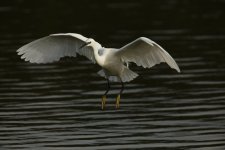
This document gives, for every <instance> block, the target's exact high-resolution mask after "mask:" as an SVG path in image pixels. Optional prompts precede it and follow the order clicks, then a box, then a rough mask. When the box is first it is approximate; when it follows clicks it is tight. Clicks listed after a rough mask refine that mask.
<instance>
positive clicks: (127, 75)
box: [121, 67, 138, 82]
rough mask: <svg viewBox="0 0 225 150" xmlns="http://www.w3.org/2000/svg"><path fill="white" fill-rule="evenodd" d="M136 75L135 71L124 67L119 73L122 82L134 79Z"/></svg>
mask: <svg viewBox="0 0 225 150" xmlns="http://www.w3.org/2000/svg"><path fill="white" fill-rule="evenodd" d="M136 77H138V74H137V73H135V72H133V71H132V70H130V69H128V68H126V67H124V70H123V72H122V73H121V80H122V81H123V82H129V81H131V80H133V79H135V78H136Z"/></svg>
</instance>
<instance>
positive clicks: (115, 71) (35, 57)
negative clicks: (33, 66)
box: [17, 33, 180, 109]
mask: <svg viewBox="0 0 225 150" xmlns="http://www.w3.org/2000/svg"><path fill="white" fill-rule="evenodd" d="M17 52H18V55H22V56H21V58H22V59H25V61H29V62H31V63H50V62H54V61H58V60H60V58H62V57H65V56H69V57H76V55H77V53H78V54H79V55H83V56H86V57H87V58H88V59H90V60H91V61H92V62H93V63H97V64H98V65H100V66H101V67H102V70H100V71H99V72H98V74H99V75H100V76H102V77H104V78H106V80H107V83H108V84H107V90H106V92H105V94H104V95H103V96H102V109H104V108H105V104H106V96H107V94H108V92H109V90H110V81H113V82H120V83H121V90H120V92H119V94H118V96H117V97H116V108H119V104H120V95H121V94H122V92H123V90H124V82H129V81H131V80H133V79H134V78H136V77H137V76H138V74H137V73H135V72H133V71H131V70H130V69H129V65H128V64H129V62H133V63H136V64H137V66H142V67H144V68H151V67H153V66H154V65H156V64H159V63H161V62H165V63H167V64H168V65H169V66H170V67H171V68H173V69H175V70H176V71H177V72H180V69H179V67H178V65H177V64H176V62H175V61H174V59H173V58H172V57H171V56H170V55H169V53H167V52H166V51H165V50H164V49H163V48H162V47H161V46H159V45H158V44H157V43H155V42H154V41H152V40H150V39H148V38H145V37H140V38H138V39H136V40H134V41H133V42H131V43H129V44H127V45H125V46H124V47H122V48H119V49H116V48H104V47H102V46H101V44H99V43H98V42H96V41H95V40H94V39H91V38H86V37H84V36H82V35H80V34H75V33H66V34H52V35H49V36H47V37H44V38H41V39H38V40H35V41H33V42H31V43H28V44H27V45H24V46H23V47H21V48H20V49H18V50H17Z"/></svg>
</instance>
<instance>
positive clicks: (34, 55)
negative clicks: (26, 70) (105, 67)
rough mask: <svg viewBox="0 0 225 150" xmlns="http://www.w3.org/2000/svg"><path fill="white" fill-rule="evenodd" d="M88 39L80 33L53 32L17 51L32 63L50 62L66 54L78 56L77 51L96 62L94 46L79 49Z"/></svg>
mask: <svg viewBox="0 0 225 150" xmlns="http://www.w3.org/2000/svg"><path fill="white" fill-rule="evenodd" d="M87 40H88V38H86V37H84V36H82V35H80V34H74V33H67V34H52V35H49V36H47V37H43V38H41V39H38V40H35V41H33V42H31V43H28V44H27V45H25V46H23V47H21V48H20V49H18V50H17V52H18V55H22V56H21V58H22V59H25V61H30V62H32V63H50V62H54V61H58V60H60V58H62V57H65V56H69V57H76V55H77V54H76V53H78V54H80V55H84V56H86V57H87V58H89V59H90V60H91V61H92V62H94V63H95V62H96V60H95V58H94V51H93V49H92V47H84V48H82V49H79V48H80V46H81V45H83V44H84V43H85V41H87Z"/></svg>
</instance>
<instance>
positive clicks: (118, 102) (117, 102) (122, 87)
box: [116, 80, 124, 109]
mask: <svg viewBox="0 0 225 150" xmlns="http://www.w3.org/2000/svg"><path fill="white" fill-rule="evenodd" d="M120 83H121V90H120V93H119V94H118V95H117V97H116V109H118V108H119V107H120V95H121V94H122V93H123V90H124V83H123V81H122V80H120Z"/></svg>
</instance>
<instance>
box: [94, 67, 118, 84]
mask: <svg viewBox="0 0 225 150" xmlns="http://www.w3.org/2000/svg"><path fill="white" fill-rule="evenodd" d="M98 75H100V76H101V77H104V78H107V75H106V74H105V71H104V70H103V69H102V70H100V71H99V72H98ZM108 79H109V81H112V82H120V79H119V77H117V76H109V77H108Z"/></svg>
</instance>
